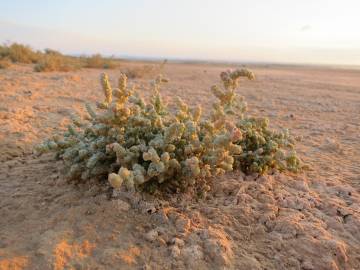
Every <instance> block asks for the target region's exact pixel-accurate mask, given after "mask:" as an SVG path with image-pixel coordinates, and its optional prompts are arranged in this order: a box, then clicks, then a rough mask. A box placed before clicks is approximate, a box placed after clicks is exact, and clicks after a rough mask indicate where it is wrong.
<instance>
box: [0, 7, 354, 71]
mask: <svg viewBox="0 0 360 270" xmlns="http://www.w3.org/2000/svg"><path fill="white" fill-rule="evenodd" d="M5 41H16V42H21V43H25V44H29V45H30V46H32V47H33V48H35V49H43V48H47V47H49V48H53V49H57V50H60V51H62V52H64V53H76V54H78V53H87V54H91V53H97V52H99V53H102V54H105V55H112V54H113V55H116V56H133V57H157V58H169V59H172V58H178V59H179V58H180V59H200V60H227V61H244V62H249V61H255V62H280V63H312V64H350V65H360V1H359V0H342V1H339V0H337V1H335V0H252V1H251V0H246V1H242V0H219V1H213V0H207V1H205V0H163V1H160V0H148V1H145V0H142V1H140V0H101V1H99V0H52V1H49V0H48V1H45V0H0V42H5Z"/></svg>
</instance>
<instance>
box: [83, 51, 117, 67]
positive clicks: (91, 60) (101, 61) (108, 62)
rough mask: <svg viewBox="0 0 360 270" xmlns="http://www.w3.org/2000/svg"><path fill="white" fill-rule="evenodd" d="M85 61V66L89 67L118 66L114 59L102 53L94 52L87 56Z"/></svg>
mask: <svg viewBox="0 0 360 270" xmlns="http://www.w3.org/2000/svg"><path fill="white" fill-rule="evenodd" d="M84 61H85V67H87V68H104V69H114V68H115V67H116V64H115V62H114V60H112V59H110V58H104V57H102V56H101V54H94V55H92V56H90V57H87V58H85V59H84Z"/></svg>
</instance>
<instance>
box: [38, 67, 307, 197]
mask: <svg viewBox="0 0 360 270" xmlns="http://www.w3.org/2000/svg"><path fill="white" fill-rule="evenodd" d="M241 77H246V78H248V79H250V80H252V79H254V78H255V76H254V74H253V73H252V72H251V71H249V70H246V69H241V70H235V71H227V72H222V73H221V75H220V78H221V81H222V83H223V85H222V87H221V86H213V87H212V88H211V91H212V93H213V94H214V95H215V97H216V98H217V101H216V102H215V103H214V104H213V108H212V111H211V114H210V116H209V117H207V118H205V117H202V109H201V107H200V106H198V107H195V108H190V107H189V106H188V105H187V104H186V103H185V102H184V101H183V100H181V99H180V98H178V99H177V100H176V110H175V112H173V111H172V110H169V109H168V106H167V105H166V104H165V103H164V102H163V100H162V98H161V94H160V86H161V85H162V84H164V83H166V82H167V79H165V78H163V77H162V76H159V77H158V78H157V79H156V80H155V81H154V82H153V94H152V97H151V98H150V101H149V102H148V103H146V102H145V101H144V100H143V99H142V98H141V96H140V95H139V94H138V93H137V92H136V91H135V89H133V88H131V89H130V88H129V87H128V85H127V78H126V76H125V75H124V74H121V76H120V79H119V82H118V87H117V88H112V87H111V85H110V82H109V78H108V76H107V75H106V74H102V75H101V80H100V82H101V85H102V88H103V92H104V96H105V100H104V101H103V102H101V103H98V104H97V110H94V108H93V107H92V106H91V105H90V104H86V109H87V111H88V113H89V117H87V119H86V121H83V120H80V119H79V118H78V117H73V125H71V126H69V128H68V131H67V132H65V133H64V134H63V135H62V136H58V135H56V136H54V137H53V138H52V139H50V140H47V141H45V142H44V143H42V144H41V145H39V146H38V147H37V148H36V151H37V152H38V153H43V152H47V151H56V152H57V156H58V157H59V158H61V159H63V160H64V162H65V166H66V167H67V168H69V169H68V175H67V176H68V177H69V178H70V179H72V180H75V181H80V180H82V181H86V180H88V179H90V178H101V179H104V178H106V175H107V179H108V182H109V183H110V185H111V186H112V187H113V188H114V189H119V188H122V187H123V186H125V187H126V188H127V189H128V190H148V191H156V190H161V189H162V188H163V187H164V190H171V191H183V190H186V189H187V188H188V187H190V186H191V187H194V188H196V189H197V190H198V191H199V194H202V195H204V194H206V192H207V191H209V185H207V179H209V177H211V176H214V175H218V174H222V173H225V172H228V171H232V170H234V169H241V170H243V171H245V172H246V173H249V172H257V173H265V172H266V171H267V170H268V169H271V168H276V169H279V170H286V169H288V170H291V171H297V170H299V169H300V167H301V165H300V161H299V159H298V158H297V157H296V153H295V151H294V150H293V146H294V142H293V140H292V138H291V136H290V135H289V133H288V131H284V132H275V131H272V130H270V129H269V127H268V120H267V119H263V118H253V117H248V116H246V115H245V112H246V107H247V105H246V102H245V101H244V98H243V97H240V96H238V95H237V94H236V92H235V90H236V88H237V87H238V85H239V79H240V78H241Z"/></svg>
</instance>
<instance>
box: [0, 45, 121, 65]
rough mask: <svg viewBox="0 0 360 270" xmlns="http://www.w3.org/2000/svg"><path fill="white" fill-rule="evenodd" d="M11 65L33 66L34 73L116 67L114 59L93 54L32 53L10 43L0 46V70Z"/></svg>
mask: <svg viewBox="0 0 360 270" xmlns="http://www.w3.org/2000/svg"><path fill="white" fill-rule="evenodd" d="M11 63H24V64H35V66H34V71H37V72H51V71H65V72H66V71H73V70H78V69H81V68H101V69H113V68H115V67H116V66H117V63H116V61H115V60H114V59H112V58H108V57H103V56H101V54H95V55H92V56H89V57H85V56H81V57H74V56H68V55H63V54H62V53H60V52H58V51H55V50H52V49H45V50H44V51H34V50H33V49H32V48H31V47H29V46H26V45H23V44H19V43H12V44H10V45H6V44H3V45H0V68H8V67H9V66H10V65H11Z"/></svg>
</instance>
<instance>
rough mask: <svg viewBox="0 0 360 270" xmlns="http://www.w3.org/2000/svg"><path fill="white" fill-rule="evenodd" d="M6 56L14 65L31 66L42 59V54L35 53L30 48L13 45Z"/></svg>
mask: <svg viewBox="0 0 360 270" xmlns="http://www.w3.org/2000/svg"><path fill="white" fill-rule="evenodd" d="M4 56H6V57H8V58H9V59H10V60H11V61H12V62H14V63H16V62H17V63H25V64H31V63H36V62H37V61H38V60H39V58H40V57H41V54H40V53H38V52H34V51H33V50H32V49H31V48H30V47H29V46H25V45H22V44H18V43H13V44H11V45H10V46H9V47H8V50H7V55H4Z"/></svg>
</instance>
